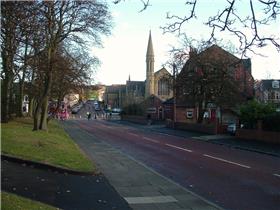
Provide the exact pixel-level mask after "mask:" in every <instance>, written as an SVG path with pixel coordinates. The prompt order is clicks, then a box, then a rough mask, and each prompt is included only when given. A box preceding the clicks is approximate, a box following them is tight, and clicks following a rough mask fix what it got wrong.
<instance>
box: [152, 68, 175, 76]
mask: <svg viewBox="0 0 280 210" xmlns="http://www.w3.org/2000/svg"><path fill="white" fill-rule="evenodd" d="M161 72H166V73H168V74H170V72H169V71H167V70H166V68H165V67H162V68H161V69H160V70H158V71H156V72H155V74H160V73H161ZM170 75H171V74H170Z"/></svg>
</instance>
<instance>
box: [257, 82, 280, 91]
mask: <svg viewBox="0 0 280 210" xmlns="http://www.w3.org/2000/svg"><path fill="white" fill-rule="evenodd" d="M274 81H276V82H277V81H278V84H280V79H263V80H261V88H262V90H276V89H277V90H280V87H279V85H278V88H277V87H276V86H274V87H272V83H273V82H274Z"/></svg>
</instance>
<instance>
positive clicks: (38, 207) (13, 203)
mask: <svg viewBox="0 0 280 210" xmlns="http://www.w3.org/2000/svg"><path fill="white" fill-rule="evenodd" d="M1 209H2V210H23V209H28V210H57V209H58V208H55V207H52V206H49V205H46V204H43V203H40V202H37V201H32V200H29V199H26V198H23V197H21V196H17V195H14V194H12V193H6V192H1Z"/></svg>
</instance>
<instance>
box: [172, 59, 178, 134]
mask: <svg viewBox="0 0 280 210" xmlns="http://www.w3.org/2000/svg"><path fill="white" fill-rule="evenodd" d="M176 69H177V68H176V65H175V63H173V114H174V115H173V128H174V129H175V128H176V115H177V113H176V75H177V72H176Z"/></svg>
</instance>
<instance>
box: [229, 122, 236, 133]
mask: <svg viewBox="0 0 280 210" xmlns="http://www.w3.org/2000/svg"><path fill="white" fill-rule="evenodd" d="M227 132H229V133H230V134H232V135H235V132H236V124H235V123H231V124H228V126H227Z"/></svg>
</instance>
